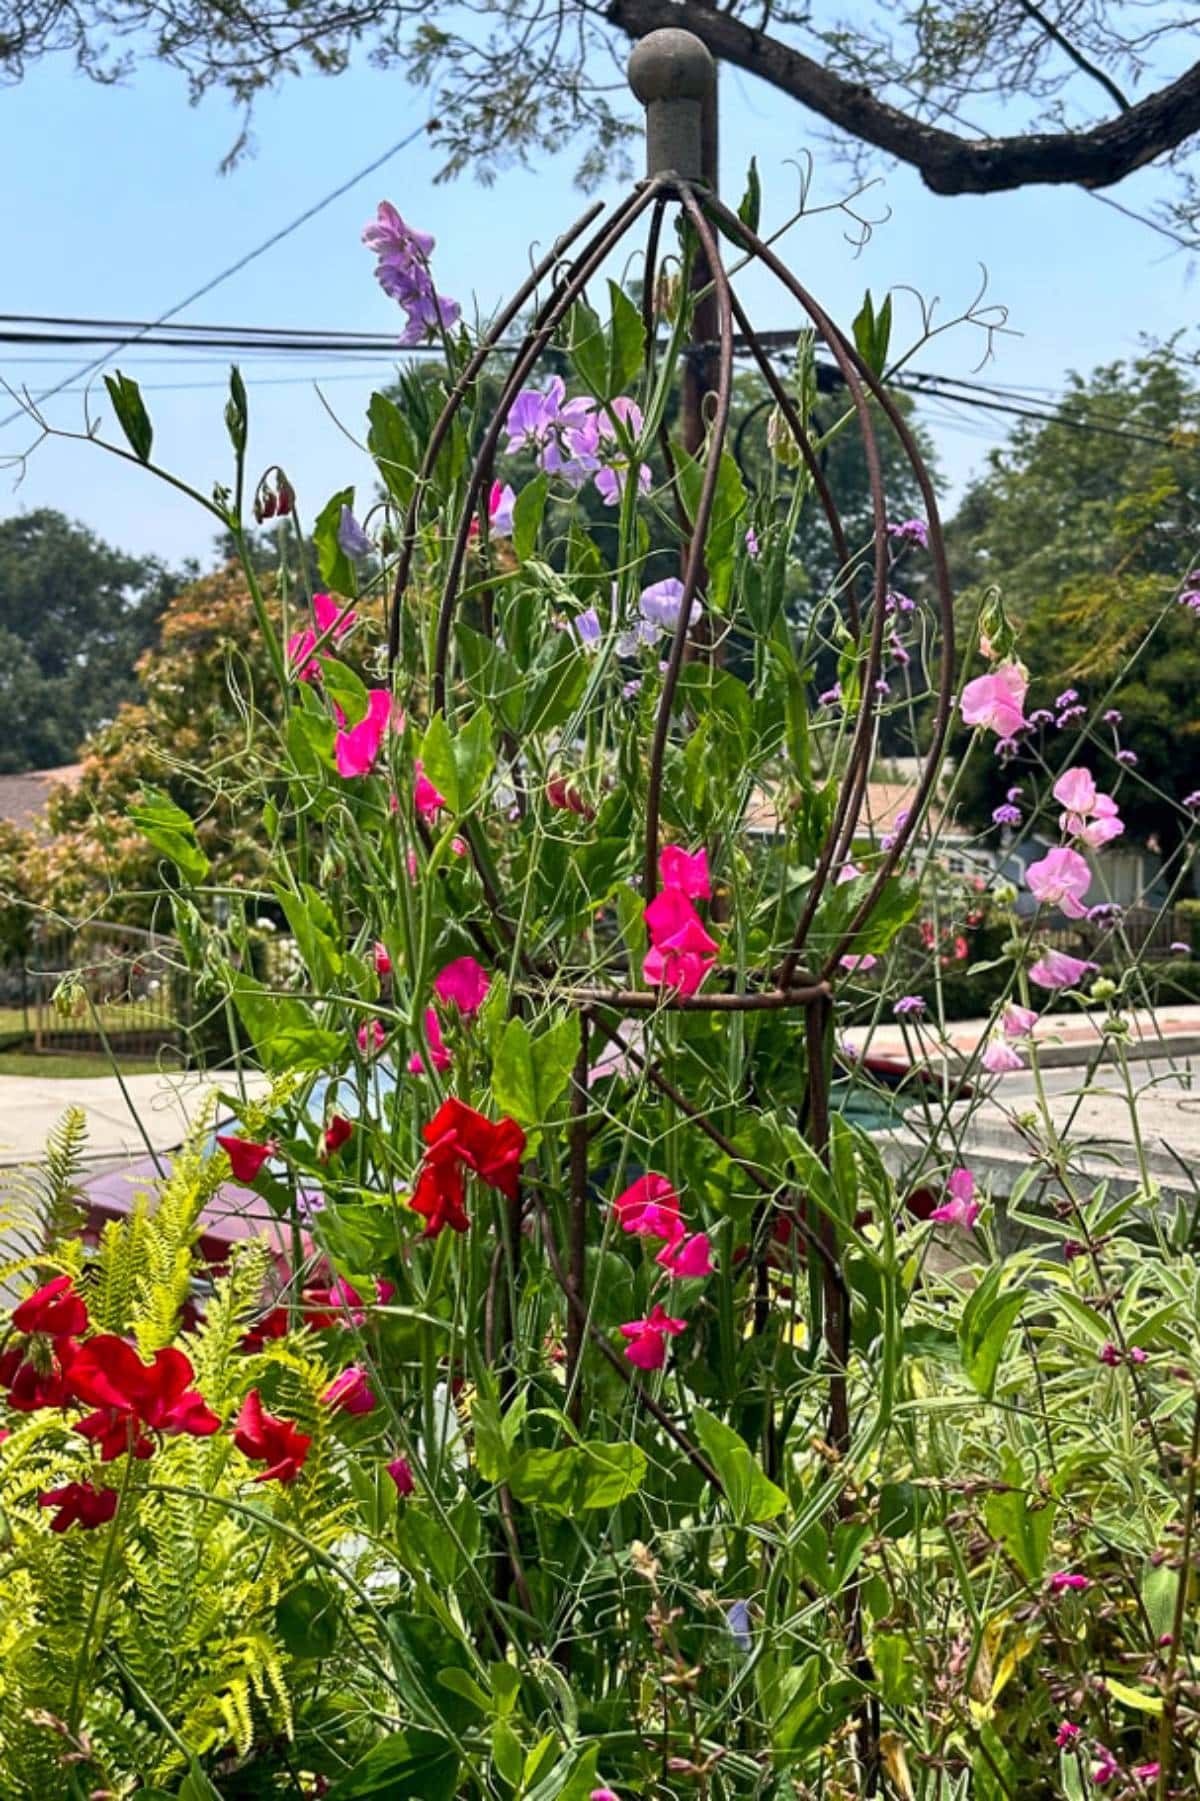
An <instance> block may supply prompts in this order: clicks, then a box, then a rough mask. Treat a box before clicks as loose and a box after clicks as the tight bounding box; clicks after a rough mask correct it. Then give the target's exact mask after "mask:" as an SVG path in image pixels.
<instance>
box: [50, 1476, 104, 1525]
mask: <svg viewBox="0 0 1200 1801" xmlns="http://www.w3.org/2000/svg"><path fill="white" fill-rule="evenodd" d="M38 1506H39V1507H55V1508H57V1509H58V1511H57V1512H56V1514H55V1516H54V1518H53V1519H52V1520H51V1522H50V1530H51V1532H65V1531H66V1530H67V1527H68V1526H74V1525H76V1524H78V1525H80V1526H83V1527H85V1528H86V1529H87V1530H89V1531H90V1530H91V1529H92V1527H94V1526H104V1525H106V1524H107V1523H108V1521H109V1520H111V1519H112V1516H113V1514H114V1513H115V1512H116V1511H117V1491H116V1489H115V1488H93V1487H92V1485H91V1483H90V1482H68V1483H66V1484H65V1486H64V1487H62V1488H48V1489H45V1490H44V1491H43V1492H42V1493H41V1494H40V1495H39V1496H38Z"/></svg>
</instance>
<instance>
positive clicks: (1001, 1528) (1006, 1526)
mask: <svg viewBox="0 0 1200 1801" xmlns="http://www.w3.org/2000/svg"><path fill="white" fill-rule="evenodd" d="M1005 1469H1006V1475H1005V1480H1006V1481H1008V1482H1010V1483H1011V1484H1012V1486H1011V1487H1010V1488H1009V1489H1008V1490H1007V1492H1006V1493H1004V1494H999V1495H989V1496H988V1498H987V1500H986V1501H985V1502H984V1507H983V1517H984V1521H985V1523H986V1525H987V1529H988V1531H989V1532H990V1533H991V1535H992V1537H993V1538H995V1539H998V1540H999V1541H1000V1543H1001V1544H1002V1545H1003V1546H1004V1549H1005V1550H1006V1551H1007V1552H1008V1555H1009V1556H1010V1557H1011V1558H1012V1560H1013V1562H1014V1563H1015V1564H1016V1566H1017V1568H1018V1569H1019V1570H1020V1572H1021V1574H1022V1575H1023V1576H1024V1578H1025V1580H1026V1581H1027V1582H1028V1583H1029V1584H1030V1586H1031V1587H1034V1588H1036V1587H1037V1585H1038V1583H1040V1581H1041V1580H1042V1572H1043V1570H1044V1569H1045V1567H1046V1551H1047V1549H1048V1547H1049V1544H1050V1534H1051V1532H1052V1531H1053V1529H1054V1516H1055V1513H1056V1512H1057V1505H1056V1503H1055V1502H1054V1501H1050V1500H1047V1501H1046V1502H1045V1503H1044V1504H1043V1503H1041V1502H1040V1499H1039V1504H1038V1505H1036V1506H1031V1505H1030V1498H1029V1496H1028V1494H1027V1493H1026V1491H1025V1488H1024V1482H1025V1477H1024V1473H1023V1471H1022V1469H1021V1466H1020V1464H1019V1463H1018V1462H1017V1461H1016V1459H1015V1458H1007V1459H1006V1460H1005Z"/></svg>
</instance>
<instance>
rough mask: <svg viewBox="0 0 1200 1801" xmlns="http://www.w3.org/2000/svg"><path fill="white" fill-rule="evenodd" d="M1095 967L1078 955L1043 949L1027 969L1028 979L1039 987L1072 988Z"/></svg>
mask: <svg viewBox="0 0 1200 1801" xmlns="http://www.w3.org/2000/svg"><path fill="white" fill-rule="evenodd" d="M1095 967H1096V966H1095V964H1094V963H1085V962H1083V961H1082V960H1081V959H1080V958H1079V957H1068V956H1067V954H1066V952H1065V951H1056V950H1044V951H1043V952H1042V954H1041V956H1040V957H1039V958H1038V960H1037V962H1036V963H1035V964H1034V965H1033V967H1032V968H1031V970H1030V971H1029V979H1030V981H1031V982H1036V983H1037V985H1038V987H1039V988H1074V987H1076V986H1077V984H1078V983H1079V982H1081V981H1082V980H1083V977H1084V976H1085V975H1086V974H1087V972H1088V970H1089V969H1094V968H1095Z"/></svg>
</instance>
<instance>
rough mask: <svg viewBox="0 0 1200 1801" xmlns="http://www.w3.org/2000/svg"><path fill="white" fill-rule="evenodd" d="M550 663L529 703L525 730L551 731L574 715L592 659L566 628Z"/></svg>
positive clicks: (534, 731) (524, 725)
mask: <svg viewBox="0 0 1200 1801" xmlns="http://www.w3.org/2000/svg"><path fill="white" fill-rule="evenodd" d="M561 639H562V641H561V643H559V644H558V645H557V647H556V648H555V651H554V655H553V658H552V660H551V662H550V666H549V668H548V669H547V671H546V673H545V675H544V676H543V677H542V679H541V681H540V682H539V683H538V685H537V687H536V689H535V690H534V693H533V697H532V699H531V700H530V702H529V704H528V708H527V710H526V715H525V720H524V724H523V728H522V729H523V731H524V732H527V733H536V732H548V731H551V730H553V728H554V727H555V726H556V725H562V724H564V723H565V721H566V720H568V719H569V718H570V717H571V714H572V713H573V712H574V711H575V708H576V707H577V706H578V704H579V700H580V696H581V695H582V693H583V690H584V686H585V684H586V682H587V675H588V660H587V658H586V657H585V656H584V655H583V654H582V653H581V652H580V651H579V650H577V649H576V647H575V644H574V642H573V634H572V633H569V632H563V633H562V635H561Z"/></svg>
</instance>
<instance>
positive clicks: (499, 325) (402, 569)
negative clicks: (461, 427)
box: [387, 200, 604, 675]
mask: <svg viewBox="0 0 1200 1801" xmlns="http://www.w3.org/2000/svg"><path fill="white" fill-rule="evenodd" d="M603 211H604V202H603V201H601V200H598V201H597V202H596V204H595V205H594V206H589V208H588V210H587V212H586V213H583V214H582V215H581V216H580V217H579V218H578V219H577V220H576V221H575V223H574V225H572V226H571V227H570V228H569V229H568V230H567V231H565V232H563V234H562V236H561V237H559V238H556V239H555V241H554V243H553V245H552V246H551V248H550V249H549V250H548V251H547V253H546V255H545V256H544V257H543V258H542V260H541V262H540V263H538V264H537V265H536V266H535V267H534V268H533V269H531V270H530V272H529V274H528V276H527V277H526V278H525V280H524V281H523V282H522V283H521V286H520V287H519V288H518V289H517V291H516V293H515V294H514V295H513V298H512V299H511V300H510V301H509V303H508V305H507V306H506V307H505V308H504V309H503V311H502V312H501V313H500V314H499V316H498V317H497V318H496V319H495V320H493V322H492V325H491V328H490V330H489V331H488V333H487V335H486V336H485V338H484V339H483V342H482V343H481V344H479V345H478V346H477V348H476V349H475V350H474V351H473V352H472V354H471V357H470V358H469V360H468V362H467V364H466V367H465V368H464V369H463V372H462V374H461V375H460V376H459V378H458V380H457V381H456V382H455V384H454V387H453V388H452V389H451V392H450V394H449V396H448V398H447V400H446V404H445V406H444V407H443V408H442V410H441V413H440V414H439V416H438V419H437V422H436V424H435V425H434V428H433V431H432V432H431V434H430V438H429V443H428V444H427V445H426V447H425V454H424V456H423V457H422V458H421V463H420V467H419V469H418V471H417V479H416V485H415V486H414V488H413V494H412V499H411V500H410V501H409V504H408V513H407V515H406V517H405V521H404V542H403V544H402V546H401V551H400V562H399V565H398V567H397V570H396V581H395V585H394V587H393V589H392V610H391V616H390V618H389V620H388V660H387V666H388V674H389V675H390V674H391V672H392V667H393V665H394V664H395V661H396V658H397V656H398V655H399V652H400V600H401V596H402V595H403V593H404V590H405V588H406V587H407V586H408V576H409V570H410V569H411V567H412V558H413V550H414V547H415V545H416V541H417V516H418V514H419V512H420V509H421V502H422V500H423V498H424V494H425V487H426V484H427V483H428V481H429V477H430V475H431V474H432V472H433V466H434V464H435V463H436V461H437V458H438V452H439V451H440V450H441V448H442V445H443V443H444V442H445V438H446V433H447V432H448V431H449V429H450V426H451V424H452V423H453V421H454V416H455V414H456V413H457V412H458V409H459V407H460V406H461V405H462V403H463V401H464V400H465V398H466V396H467V392H468V390H469V388H470V386H471V383H472V382H473V381H474V380H475V377H476V376H477V375H478V374H479V372H480V370H481V369H482V368H483V366H484V364H485V363H486V362H487V360H488V358H489V356H491V354H492V351H493V350H494V349H495V348H496V345H497V344H498V342H499V341H500V339H501V338H502V337H503V335H504V333H505V332H506V331H507V330H508V328H509V326H510V325H511V324H512V322H513V320H514V319H515V318H516V316H517V314H518V313H519V312H520V310H521V308H522V307H523V306H524V305H525V302H526V301H527V300H528V299H529V296H530V295H531V294H533V293H535V292H536V290H537V286H538V283H539V282H540V281H542V280H543V279H544V277H545V276H546V275H547V274H548V273H549V271H550V270H551V269H553V267H554V265H555V263H557V262H558V260H559V258H560V257H561V256H562V253H563V251H564V250H565V249H566V248H567V246H568V244H573V243H574V242H575V239H576V238H577V237H578V236H579V234H580V232H582V231H586V230H587V228H588V226H589V225H590V224H591V222H592V220H593V219H594V218H596V216H597V215H598V214H599V213H602V212H603Z"/></svg>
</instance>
